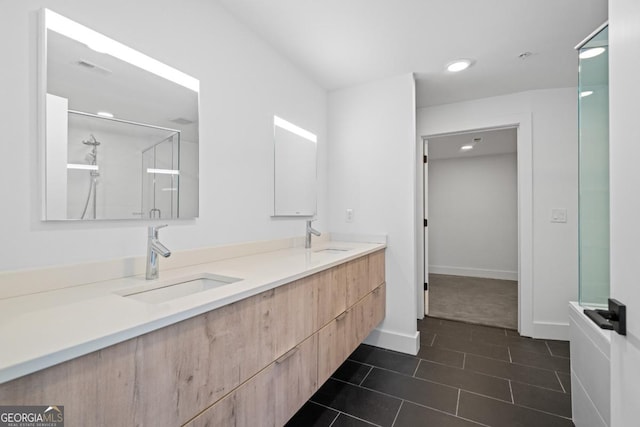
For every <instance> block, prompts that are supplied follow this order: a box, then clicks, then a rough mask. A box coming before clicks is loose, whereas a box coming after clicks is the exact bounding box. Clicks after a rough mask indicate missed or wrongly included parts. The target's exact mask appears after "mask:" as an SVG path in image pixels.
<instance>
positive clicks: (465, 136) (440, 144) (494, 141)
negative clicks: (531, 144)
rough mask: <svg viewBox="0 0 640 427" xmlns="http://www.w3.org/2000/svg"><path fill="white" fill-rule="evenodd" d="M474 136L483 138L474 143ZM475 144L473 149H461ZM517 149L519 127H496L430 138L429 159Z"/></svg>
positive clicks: (499, 152) (498, 152)
mask: <svg viewBox="0 0 640 427" xmlns="http://www.w3.org/2000/svg"><path fill="white" fill-rule="evenodd" d="M474 138H482V140H481V141H479V142H476V143H475V144H474V143H473V139H474ZM467 144H473V149H472V150H469V151H460V147H462V146H463V145H467ZM516 150H517V129H516V128H509V129H496V130H488V131H477V132H468V133H459V134H455V135H445V136H438V137H433V138H429V145H428V153H429V160H442V159H453V158H465V157H477V156H491V155H497V154H507V153H515V152H516Z"/></svg>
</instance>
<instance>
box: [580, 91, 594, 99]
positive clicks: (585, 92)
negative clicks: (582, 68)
mask: <svg viewBox="0 0 640 427" xmlns="http://www.w3.org/2000/svg"><path fill="white" fill-rule="evenodd" d="M589 95H593V91H592V90H585V91H582V92H580V98H584V97H585V96H589Z"/></svg>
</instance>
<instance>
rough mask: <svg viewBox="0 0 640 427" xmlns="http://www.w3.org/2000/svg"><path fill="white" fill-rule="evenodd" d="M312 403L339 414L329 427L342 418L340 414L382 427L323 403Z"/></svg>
mask: <svg viewBox="0 0 640 427" xmlns="http://www.w3.org/2000/svg"><path fill="white" fill-rule="evenodd" d="M352 385H353V384H352ZM311 402H313V403H315V404H316V405H318V406H322V407H323V408H327V409H330V410H332V411H334V412H337V414H336V417H335V418H334V419H333V421H331V424H330V425H329V427H331V426H333V424H334V423H335V422H336V420H337V419H338V417H339V416H340V414H342V415H346V416H348V417H351V418H355V419H357V420H359V421H362V422H365V423H367V424H370V425H372V426H376V427H381V426H380V424H376V423H372V422H371V421H367V420H365V419H364V418H360V417H357V416H355V415H353V414H350V413H348V412H344V411H341V410H339V409H336V408H332V407H331V406H327V405H324V404H322V403H318V402H315V401H313V400H312V401H311Z"/></svg>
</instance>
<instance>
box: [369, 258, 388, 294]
mask: <svg viewBox="0 0 640 427" xmlns="http://www.w3.org/2000/svg"><path fill="white" fill-rule="evenodd" d="M384 263H385V259H384V250H381V251H378V252H374V253H372V254H371V255H369V290H370V291H372V290H374V289H375V288H377V287H378V286H380V285H382V284H383V283H384V282H385V278H384V275H385V266H384Z"/></svg>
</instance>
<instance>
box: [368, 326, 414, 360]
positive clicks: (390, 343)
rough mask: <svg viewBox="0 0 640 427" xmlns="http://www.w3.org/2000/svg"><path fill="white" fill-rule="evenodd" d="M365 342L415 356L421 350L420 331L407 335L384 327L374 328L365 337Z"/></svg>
mask: <svg viewBox="0 0 640 427" xmlns="http://www.w3.org/2000/svg"><path fill="white" fill-rule="evenodd" d="M364 344H369V345H373V346H376V347H382V348H386V349H387V350H393V351H398V352H400V353H406V354H411V355H413V356H415V355H416V354H418V350H420V332H419V331H416V333H415V334H414V335H407V334H402V333H399V332H393V331H386V330H383V329H374V330H373V331H371V333H370V334H369V336H368V337H367V338H365V340H364Z"/></svg>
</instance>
